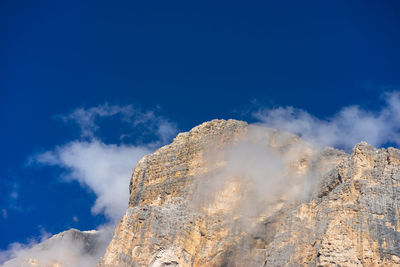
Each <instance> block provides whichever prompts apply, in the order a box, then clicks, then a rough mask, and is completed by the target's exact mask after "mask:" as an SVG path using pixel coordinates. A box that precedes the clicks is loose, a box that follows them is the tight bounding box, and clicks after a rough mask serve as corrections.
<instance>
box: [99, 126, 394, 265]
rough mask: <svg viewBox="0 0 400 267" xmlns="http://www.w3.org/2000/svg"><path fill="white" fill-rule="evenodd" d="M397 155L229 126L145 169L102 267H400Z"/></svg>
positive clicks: (173, 147)
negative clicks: (337, 147) (338, 147)
mask: <svg viewBox="0 0 400 267" xmlns="http://www.w3.org/2000/svg"><path fill="white" fill-rule="evenodd" d="M399 163H400V152H399V151H398V150H396V149H393V148H389V149H379V150H378V149H375V148H373V147H371V146H370V145H368V144H366V143H360V144H358V145H356V146H355V148H354V149H353V151H352V153H351V154H346V153H344V152H342V151H338V150H335V149H332V148H327V149H324V150H320V149H317V148H314V147H313V146H311V145H310V144H307V143H305V142H304V141H302V140H301V139H300V138H298V137H296V136H293V135H290V134H286V133H279V132H277V131H275V130H273V129H269V128H263V127H259V126H249V125H247V123H245V122H240V121H234V120H228V121H225V120H213V121H211V122H207V123H203V124H202V125H200V126H197V127H195V128H193V129H192V130H191V131H190V132H187V133H181V134H179V135H178V136H177V137H176V138H175V140H174V141H173V143H172V144H170V145H168V146H165V147H162V148H161V149H159V150H158V151H156V152H155V153H154V154H151V155H148V156H146V157H144V158H143V159H142V160H140V161H139V162H138V164H137V166H136V168H135V170H134V173H133V176H132V180H131V185H130V200H129V208H128V210H127V211H126V214H125V215H124V216H123V217H122V219H121V220H120V222H119V224H118V226H117V228H116V229H115V232H114V236H113V239H112V241H111V243H110V244H109V246H108V248H107V250H106V253H105V255H104V257H103V258H102V259H101V260H100V262H99V264H98V266H102V267H112V266H121V267H122V266H303V265H307V266H377V265H382V266H397V265H400V225H399V205H400V201H399V198H400V187H399V186H400V173H399Z"/></svg>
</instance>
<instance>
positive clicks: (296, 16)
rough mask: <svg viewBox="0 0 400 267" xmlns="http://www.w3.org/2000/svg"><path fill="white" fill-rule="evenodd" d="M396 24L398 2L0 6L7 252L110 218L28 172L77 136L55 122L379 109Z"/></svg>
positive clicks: (0, 221)
mask: <svg viewBox="0 0 400 267" xmlns="http://www.w3.org/2000/svg"><path fill="white" fill-rule="evenodd" d="M399 30H400V2H399V1H274V2H272V1H270V2H268V1H258V2H255V1H250V2H249V1H247V2H244V1H238V2H234V1H226V2H219V1H209V2H207V1H200V2H197V3H193V2H192V1H112V2H111V1H86V0H79V1H35V0H33V1H32V0H30V1H18V0H13V1H11V0H3V1H1V2H0V123H1V128H0V148H1V152H0V157H1V158H0V207H6V208H7V209H8V216H7V217H8V218H1V217H0V237H1V238H0V249H4V248H6V247H7V245H8V244H9V243H10V242H14V241H19V242H24V241H25V240H26V239H27V238H29V237H31V236H37V235H39V234H40V231H41V229H45V230H46V231H50V232H52V233H56V232H59V231H61V230H64V229H66V228H67V227H70V226H73V227H76V228H80V229H90V228H93V227H95V226H96V225H98V224H99V223H102V222H103V219H102V218H101V216H97V217H95V218H94V217H92V216H91V214H90V207H91V206H92V202H93V200H94V196H93V195H91V194H89V193H87V192H86V191H85V189H82V188H81V187H79V185H77V184H74V183H71V184H67V183H58V182H56V181H55V180H56V179H55V178H54V177H57V176H58V175H59V172H60V170H58V169H53V168H33V167H26V166H25V164H26V161H27V159H28V158H29V157H30V156H31V155H32V154H34V153H37V152H38V151H43V150H47V149H52V148H53V147H54V146H56V145H59V144H63V143H65V142H67V141H69V140H72V139H73V138H74V137H76V135H77V133H76V132H74V130H73V129H71V128H68V127H66V126H65V125H63V124H62V123H60V122H59V121H57V120H55V119H54V115H55V114H66V113H68V112H70V111H72V110H73V109H75V108H77V107H80V106H86V107H90V106H95V105H98V104H102V103H104V102H106V101H107V102H109V103H114V104H115V103H116V104H127V103H133V104H135V105H137V106H140V107H142V108H143V109H144V110H151V109H154V108H159V110H160V112H161V113H162V114H163V116H165V117H167V118H169V119H170V120H171V121H174V122H176V123H177V125H178V127H179V129H180V130H183V131H186V130H188V129H190V128H191V127H193V126H195V125H197V124H199V123H201V122H203V121H206V120H210V119H213V118H239V119H250V118H249V116H248V114H247V113H246V112H247V111H248V110H249V109H251V108H253V107H254V105H262V106H280V105H283V106H285V105H293V106H296V107H299V108H303V109H306V110H308V111H309V112H310V113H312V114H314V115H316V116H319V117H326V116H330V115H332V114H333V113H334V112H336V111H337V110H338V109H339V108H340V107H342V106H346V105H349V104H362V105H366V106H370V107H371V108H374V106H375V105H376V99H377V98H378V97H379V95H380V94H381V93H382V92H383V91H384V90H385V88H386V87H391V88H398V87H399V85H400V75H399V74H400V49H399V47H400V34H399ZM13 190H14V191H17V192H18V198H17V199H16V200H15V201H14V202H15V203H11V204H10V202H13V201H10V199H9V197H7V196H9V194H10V192H12V191H13ZM10 205H11V206H13V208H10ZM77 211H78V212H77ZM76 213H78V215H79V216H80V218H81V219H80V221H79V222H78V223H74V222H73V221H68V220H70V218H71V217H72V214H76Z"/></svg>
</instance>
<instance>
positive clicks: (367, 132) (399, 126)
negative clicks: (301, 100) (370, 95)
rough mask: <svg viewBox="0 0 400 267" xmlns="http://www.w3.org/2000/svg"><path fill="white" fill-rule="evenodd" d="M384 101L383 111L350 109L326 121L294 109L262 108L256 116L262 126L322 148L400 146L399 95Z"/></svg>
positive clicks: (342, 110)
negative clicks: (392, 144)
mask: <svg viewBox="0 0 400 267" xmlns="http://www.w3.org/2000/svg"><path fill="white" fill-rule="evenodd" d="M383 98H384V103H385V105H384V106H383V107H382V108H381V109H380V110H366V109H363V108H361V107H360V106H357V105H354V106H348V107H344V108H342V109H341V110H340V111H339V112H338V113H336V114H335V115H334V116H333V117H331V118H329V119H326V120H321V119H319V118H317V117H315V116H313V115H311V114H310V113H308V112H307V111H305V110H302V109H297V108H294V107H279V108H275V109H261V110H259V111H257V112H255V113H254V114H253V116H254V117H255V118H256V119H258V120H259V122H260V123H261V124H264V125H267V126H269V127H272V128H276V129H279V130H283V131H288V132H291V133H294V134H297V135H299V136H300V137H302V138H304V139H306V140H307V141H309V142H312V143H313V144H316V145H319V146H321V147H325V146H332V147H336V148H341V149H345V150H347V151H348V150H350V149H351V148H352V147H353V146H354V145H355V144H357V143H359V142H361V141H366V142H367V143H369V144H371V145H373V146H381V145H384V144H387V143H394V144H396V145H400V135H399V133H400V93H399V92H390V93H385V94H384V95H383Z"/></svg>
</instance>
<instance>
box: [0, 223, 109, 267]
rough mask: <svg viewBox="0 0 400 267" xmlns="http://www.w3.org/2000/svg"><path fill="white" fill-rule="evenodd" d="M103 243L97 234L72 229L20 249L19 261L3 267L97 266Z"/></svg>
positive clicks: (16, 259)
mask: <svg viewBox="0 0 400 267" xmlns="http://www.w3.org/2000/svg"><path fill="white" fill-rule="evenodd" d="M103 252H104V242H103V241H102V237H101V235H100V232H98V231H79V230H76V229H70V230H68V231H65V232H62V233H59V234H57V235H54V236H52V237H51V238H49V239H47V240H45V241H43V242H42V243H39V244H37V245H36V246H34V247H32V248H25V249H21V248H19V249H17V250H16V255H15V256H16V258H14V259H12V260H10V261H8V262H5V263H4V265H3V266H4V267H33V266H38V267H70V266H76V267H85V266H86V267H87V266H95V265H96V261H97V258H98V257H99V256H100V255H99V254H100V253H103Z"/></svg>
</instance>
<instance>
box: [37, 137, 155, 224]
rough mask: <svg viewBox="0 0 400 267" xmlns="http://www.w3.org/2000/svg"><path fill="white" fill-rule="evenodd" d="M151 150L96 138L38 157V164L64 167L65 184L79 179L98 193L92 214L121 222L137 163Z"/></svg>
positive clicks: (62, 147) (65, 146) (74, 142)
mask: <svg viewBox="0 0 400 267" xmlns="http://www.w3.org/2000/svg"><path fill="white" fill-rule="evenodd" d="M150 152H151V150H150V149H149V148H146V147H136V146H131V145H113V144H111V145H108V144H104V143H102V142H101V141H99V140H97V139H93V140H92V141H90V142H86V141H73V142H71V143H68V144H66V145H64V146H60V147H57V148H55V149H54V150H52V151H47V152H45V153H42V154H40V155H38V156H37V158H36V160H37V162H38V163H41V164H46V165H50V166H58V167H61V168H63V169H64V170H65V171H66V173H65V174H64V176H63V179H64V180H66V181H72V180H77V181H78V182H79V183H80V184H81V185H82V186H85V187H88V188H89V189H91V190H92V191H93V192H94V193H95V194H96V197H97V199H96V203H95V205H94V207H93V209H92V210H93V212H94V213H96V214H98V213H104V214H105V215H106V216H107V217H108V218H109V219H111V220H118V219H119V218H120V217H121V216H122V215H123V213H124V211H125V209H126V207H127V204H128V197H129V186H128V185H129V179H130V176H131V174H132V171H133V168H134V167H135V164H136V162H137V161H138V160H139V159H140V158H142V157H143V156H144V155H146V154H148V153H150Z"/></svg>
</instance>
